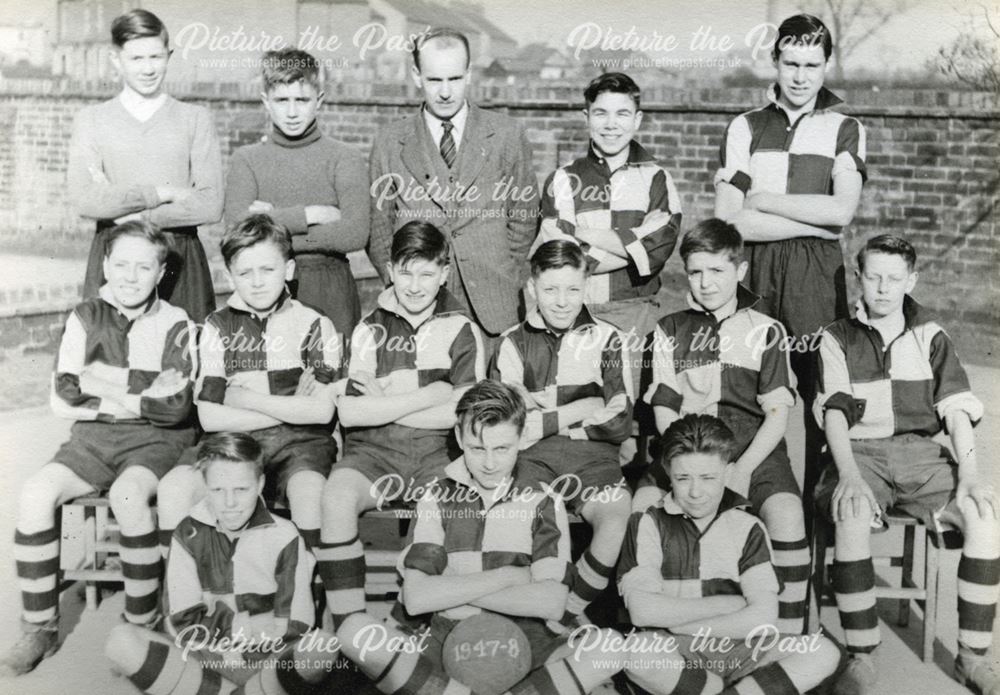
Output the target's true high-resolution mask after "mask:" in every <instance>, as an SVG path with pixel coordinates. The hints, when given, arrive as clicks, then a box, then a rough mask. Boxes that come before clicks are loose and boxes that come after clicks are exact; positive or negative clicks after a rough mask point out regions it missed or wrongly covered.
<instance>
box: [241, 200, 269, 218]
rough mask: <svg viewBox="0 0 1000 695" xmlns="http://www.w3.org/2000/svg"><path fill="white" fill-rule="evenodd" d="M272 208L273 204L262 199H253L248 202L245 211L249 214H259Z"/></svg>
mask: <svg viewBox="0 0 1000 695" xmlns="http://www.w3.org/2000/svg"><path fill="white" fill-rule="evenodd" d="M272 210H274V206H273V205H271V204H270V203H267V202H265V201H263V200H255V201H253V202H252V203H250V207H248V208H247V212H248V213H249V214H251V215H259V214H262V213H268V212H271V211H272Z"/></svg>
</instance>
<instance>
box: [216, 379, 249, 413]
mask: <svg viewBox="0 0 1000 695" xmlns="http://www.w3.org/2000/svg"><path fill="white" fill-rule="evenodd" d="M249 393H250V390H249V389H245V388H243V387H242V386H238V385H236V384H233V383H230V384H229V386H227V387H226V397H225V398H224V399H223V400H222V404H223V405H228V406H229V407H230V408H244V409H246V407H247V406H246V405H244V403H245V402H246V399H245V396H246V395H247V394H249Z"/></svg>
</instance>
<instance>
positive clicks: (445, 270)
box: [441, 262, 451, 285]
mask: <svg viewBox="0 0 1000 695" xmlns="http://www.w3.org/2000/svg"><path fill="white" fill-rule="evenodd" d="M450 273H451V263H448V262H445V264H444V265H443V266H442V267H441V284H442V285H444V284H445V283H446V282H448V275H449V274H450Z"/></svg>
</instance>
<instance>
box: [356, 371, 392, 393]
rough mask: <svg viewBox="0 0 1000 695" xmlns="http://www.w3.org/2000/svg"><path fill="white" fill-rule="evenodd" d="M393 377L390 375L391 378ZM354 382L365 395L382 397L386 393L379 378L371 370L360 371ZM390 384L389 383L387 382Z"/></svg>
mask: <svg viewBox="0 0 1000 695" xmlns="http://www.w3.org/2000/svg"><path fill="white" fill-rule="evenodd" d="M391 378H392V377H390V379H391ZM354 382H355V384H356V385H357V387H358V390H359V391H361V394H362V395H364V396H377V397H382V396H384V395H385V388H384V387H383V386H382V385H381V384H380V383H379V382H378V379H377V378H376V377H375V375H374V374H372V373H371V372H360V373H359V374H358V375H357V376H355V377H354ZM386 385H387V386H388V384H386Z"/></svg>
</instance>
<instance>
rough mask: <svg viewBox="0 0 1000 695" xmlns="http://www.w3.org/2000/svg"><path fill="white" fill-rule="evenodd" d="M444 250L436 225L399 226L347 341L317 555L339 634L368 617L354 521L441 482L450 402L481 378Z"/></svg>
mask: <svg viewBox="0 0 1000 695" xmlns="http://www.w3.org/2000/svg"><path fill="white" fill-rule="evenodd" d="M448 248H449V247H448V241H447V239H446V238H445V236H444V234H442V233H441V231H440V230H439V229H438V228H437V227H435V226H434V225H432V224H430V223H428V222H408V223H407V224H405V225H403V226H402V227H401V228H400V229H399V230H398V231H397V232H396V233H395V235H394V236H393V239H392V249H391V261H390V267H389V268H388V269H387V272H388V274H389V276H390V277H391V278H392V286H391V287H388V288H387V289H385V290H384V291H383V292H382V293H381V294H380V295H379V297H378V306H377V307H376V308H375V310H374V311H372V312H371V313H369V314H368V315H367V316H366V317H364V318H363V319H362V320H361V323H359V324H358V326H357V328H355V329H354V336H353V338H352V339H351V354H350V365H349V367H348V370H347V380H346V385H345V387H344V388H345V392H344V395H343V397H342V398H341V399H340V420H341V424H343V425H344V427H345V428H347V435H346V437H345V440H344V458H343V459H342V460H341V461H339V462H338V463H337V465H336V466H335V467H334V469H333V471H332V472H331V474H330V477H329V479H328V480H327V482H326V487H325V489H324V490H323V528H322V542H321V544H320V545H319V547H318V548H317V549H316V558H317V560H318V561H319V572H320V575H321V576H322V577H323V585H324V587H325V589H326V595H327V605H328V606H329V607H330V611H331V613H332V614H333V622H334V627H335V629H336V628H337V627H339V626H340V625H341V623H342V622H343V619H344V618H345V617H346V616H348V615H350V614H351V613H354V612H359V611H364V610H365V592H364V582H365V556H364V547H363V545H362V543H361V539H360V538H359V537H358V516H359V515H360V514H361V513H362V512H363V511H365V510H366V509H372V508H374V507H376V506H377V505H381V504H383V503H385V502H386V501H400V499H402V501H409V500H411V498H412V496H413V495H415V494H416V493H415V492H414V491H415V490H418V489H420V488H421V487H422V486H423V485H425V484H427V483H428V482H430V481H431V480H432V479H433V478H434V477H437V476H440V475H441V473H442V471H443V469H444V466H446V465H447V464H448V460H449V459H448V433H449V432H450V430H451V429H452V426H453V425H454V424H455V403H456V402H457V401H458V398H459V397H461V395H462V393H463V392H464V391H465V390H466V389H468V388H469V387H470V386H472V385H473V384H474V383H476V382H477V381H479V380H480V379H482V378H483V376H485V374H484V372H485V361H484V355H483V347H482V338H481V336H480V333H479V329H478V328H477V326H476V324H475V323H474V322H473V320H472V319H471V317H470V316H469V315H468V313H467V311H466V310H465V309H464V308H463V307H462V305H461V304H459V302H458V301H457V300H456V299H455V297H454V296H453V295H452V294H451V293H450V292H448V290H447V289H446V287H445V285H446V283H447V281H448V273H449V271H450V269H451V266H450V264H449V261H448ZM397 483H398V484H397ZM385 498H388V499H385Z"/></svg>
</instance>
